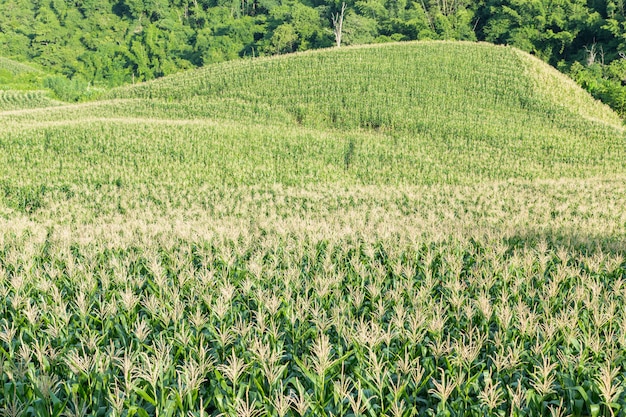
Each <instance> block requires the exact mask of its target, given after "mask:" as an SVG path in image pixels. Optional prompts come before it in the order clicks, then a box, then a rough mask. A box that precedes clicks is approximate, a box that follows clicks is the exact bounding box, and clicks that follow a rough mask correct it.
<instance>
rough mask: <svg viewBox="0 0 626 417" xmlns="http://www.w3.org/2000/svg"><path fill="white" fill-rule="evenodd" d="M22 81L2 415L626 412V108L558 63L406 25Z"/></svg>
mask: <svg viewBox="0 0 626 417" xmlns="http://www.w3.org/2000/svg"><path fill="white" fill-rule="evenodd" d="M97 4H98V3H97V2H95V3H94V5H97ZM127 5H128V10H127V11H126V12H125V13H128V14H130V15H132V14H135V13H137V10H138V9H137V8H138V7H140V6H141V4H140V3H127ZM131 6H132V7H131ZM244 6H246V5H245V4H244ZM155 7H156V6H155ZM246 7H247V6H246ZM158 10H160V9H157V11H158ZM294 31H296V33H298V32H297V30H296V26H294ZM294 45H295V44H294ZM345 74H349V76H346V75H345ZM468 92H471V93H468ZM8 93H11V94H17V93H16V92H15V91H9V92H8ZM19 93H21V95H15V96H14V97H15V98H16V100H14V102H12V103H11V104H12V105H13V106H19V105H20V104H21V105H23V107H22V108H17V109H16V108H14V107H11V108H10V110H4V111H0V124H1V125H2V127H3V128H2V130H0V149H1V150H2V152H0V178H2V180H1V182H0V300H1V301H0V390H1V391H0V409H1V410H2V413H3V414H6V415H12V416H18V415H21V416H27V417H31V416H50V417H51V416H60V415H98V416H104V417H113V416H116V417H117V416H120V417H121V416H123V417H133V416H141V417H146V416H155V417H156V416H161V417H165V416H173V415H177V416H178V415H184V416H188V417H195V416H208V415H211V416H218V415H219V416H256V417H260V416H272V417H285V416H288V417H296V416H299V417H304V416H306V417H313V416H329V417H330V416H331V415H333V416H339V415H341V416H368V417H375V416H376V417H378V416H389V417H391V416H402V417H409V416H412V415H416V414H418V415H427V416H465V415H470V416H485V415H498V416H500V415H513V416H517V415H524V416H527V415H528V416H542V417H543V416H548V415H561V414H563V413H569V414H572V415H576V416H581V415H594V416H600V415H603V416H609V415H610V416H613V415H615V414H618V415H619V414H620V413H621V414H623V412H624V410H623V408H622V406H621V404H623V403H624V393H623V387H624V383H625V382H624V375H623V372H622V369H624V367H625V366H626V357H625V356H624V351H625V347H626V346H625V340H626V326H625V323H626V319H625V317H626V310H625V308H624V306H625V305H626V303H625V302H624V301H625V300H624V297H625V294H626V291H625V290H624V283H625V281H626V264H625V263H624V259H625V258H624V256H626V253H625V251H624V248H625V247H626V222H625V219H624V211H623V207H624V205H625V204H626V187H625V184H626V182H625V181H624V178H625V176H626V166H625V165H624V161H625V160H626V141H624V129H623V127H622V126H621V123H620V119H619V118H618V117H617V116H616V115H615V114H614V113H612V112H611V111H610V110H609V109H607V108H606V107H605V106H603V105H601V104H600V103H598V102H596V101H594V100H593V99H591V98H590V97H589V95H588V94H586V93H584V92H583V91H582V90H581V89H580V88H578V87H577V86H576V85H575V84H574V83H573V82H572V81H571V80H568V79H567V78H565V77H564V76H563V75H562V74H559V73H558V72H557V71H555V70H553V69H552V68H551V67H549V66H547V65H546V64H545V63H542V62H541V61H538V60H537V59H534V58H532V57H530V56H528V55H527V54H525V53H523V52H520V51H519V50H517V49H513V48H505V47H496V46H493V45H488V44H475V43H458V42H420V43H402V44H386V45H375V46H366V47H364V46H361V47H347V48H341V49H335V50H328V51H315V52H306V53H300V54H294V55H289V56H280V57H273V58H265V59H263V58H262V59H255V60H245V61H244V60H240V61H237V62H226V63H221V64H214V65H211V66H208V67H207V68H205V69H203V70H198V71H193V72H188V73H185V74H180V75H175V76H171V77H167V78H164V79H161V80H155V81H152V82H149V83H145V84H140V85H135V86H128V87H124V88H120V89H116V90H113V91H111V92H109V93H108V96H107V97H105V99H102V100H98V101H92V102H87V103H79V104H73V105H63V106H54V107H44V108H37V109H28V108H27V107H29V105H30V104H32V103H31V101H29V100H26V98H27V97H26V94H35V93H34V92H31V91H24V92H19ZM468 95H469V96H470V97H471V100H470V101H469V102H468V100H467V98H468ZM3 97H5V96H4V95H0V98H3ZM7 97H8V95H7ZM20 98H23V99H24V100H23V101H19V100H20ZM462 102H463V103H465V104H461V103H462ZM0 103H3V101H0Z"/></svg>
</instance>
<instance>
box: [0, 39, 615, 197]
mask: <svg viewBox="0 0 626 417" xmlns="http://www.w3.org/2000/svg"><path fill="white" fill-rule="evenodd" d="M104 99H105V100H102V101H99V102H91V103H85V104H81V105H72V106H61V107H57V108H51V109H45V110H42V109H39V110H32V111H29V110H23V111H12V112H2V113H0V122H2V123H3V124H5V125H6V126H7V128H6V129H5V131H4V132H3V133H2V134H0V143H2V144H3V146H4V147H5V148H6V149H8V150H9V151H8V152H5V153H4V155H3V156H2V157H0V158H2V160H1V161H0V162H3V163H4V166H5V168H4V172H1V173H2V174H3V175H4V178H7V179H9V178H14V179H16V178H15V175H16V174H15V173H16V172H17V171H15V170H14V169H13V168H12V167H15V166H21V167H23V168H24V169H29V170H30V172H31V173H32V174H31V176H30V178H29V180H30V181H29V182H30V183H33V184H38V183H40V182H41V181H44V179H48V180H49V179H50V178H57V179H58V180H59V181H64V182H81V183H83V182H88V183H103V182H104V183H106V182H111V181H117V180H122V181H123V182H125V183H138V184H145V183H168V184H178V183H181V182H184V183H194V184H198V183H215V184H233V185H234V184H267V183H276V182H278V183H284V184H302V183H311V182H316V183H317V182H333V183H347V184H350V183H359V184H416V183H418V184H421V183H464V184H466V183H473V182H476V181H482V180H493V179H498V180H502V179H510V178H523V179H534V178H561V177H591V176H603V175H608V174H614V173H618V174H619V173H625V172H626V162H625V161H626V140H625V136H624V129H623V128H622V126H621V120H620V119H619V117H618V116H617V115H615V113H613V112H612V111H611V110H610V109H609V108H608V107H606V106H604V105H602V104H600V103H599V102H597V101H595V100H593V99H592V98H591V97H590V96H589V95H588V94H586V93H585V92H583V91H582V90H581V89H579V88H578V87H576V86H575V85H574V84H573V83H571V82H570V81H569V80H568V79H567V78H566V77H563V76H560V75H559V74H558V73H555V72H554V71H552V70H551V69H550V68H549V67H548V66H547V65H545V64H543V63H541V62H540V61H538V60H535V59H534V58H532V57H530V56H529V55H526V54H524V53H522V52H519V51H517V50H515V49H513V48H505V47H497V46H493V45H488V44H476V43H458V42H419V43H400V44H386V45H377V46H367V47H355V48H342V49H339V50H338V49H332V50H325V51H314V52H307V53H302V54H295V55H289V56H281V57H275V58H271V59H268V58H263V59H257V60H248V61H236V62H228V63H224V64H217V65H212V66H209V67H206V68H204V69H200V70H194V71H190V72H187V73H184V74H178V75H175V76H171V77H167V78H163V79H161V80H158V81H154V82H149V83H144V84H138V85H134V86H129V87H125V88H120V89H116V90H112V91H111V92H109V93H108V95H107V97H104ZM32 161H37V164H33V163H32ZM29 164H30V165H29Z"/></svg>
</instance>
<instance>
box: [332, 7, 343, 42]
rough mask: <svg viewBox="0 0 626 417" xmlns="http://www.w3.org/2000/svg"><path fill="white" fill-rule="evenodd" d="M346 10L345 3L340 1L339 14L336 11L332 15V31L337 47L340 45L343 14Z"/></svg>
mask: <svg viewBox="0 0 626 417" xmlns="http://www.w3.org/2000/svg"><path fill="white" fill-rule="evenodd" d="M345 11H346V3H345V2H343V3H341V14H340V13H336V14H334V15H333V16H332V18H333V33H334V34H335V43H336V44H337V48H339V47H340V46H341V34H342V31H343V14H344V12H345Z"/></svg>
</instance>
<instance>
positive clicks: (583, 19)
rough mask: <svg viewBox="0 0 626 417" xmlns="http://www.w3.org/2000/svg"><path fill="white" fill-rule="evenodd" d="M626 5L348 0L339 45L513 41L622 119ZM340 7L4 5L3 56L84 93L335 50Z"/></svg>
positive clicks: (328, 2)
mask: <svg viewBox="0 0 626 417" xmlns="http://www.w3.org/2000/svg"><path fill="white" fill-rule="evenodd" d="M625 3H626V2H625V1H624V0H479V1H468V0H417V1H411V0H346V9H345V15H344V19H343V27H342V33H343V37H342V45H350V44H362V43H373V42H389V41H404V40H418V39H451V40H480V41H487V42H493V43H498V44H508V45H514V46H516V47H518V48H521V49H523V50H525V51H528V52H530V53H533V54H535V55H537V56H538V57H540V58H541V59H543V60H545V61H547V62H549V63H550V64H552V65H554V66H556V67H557V68H559V69H560V70H562V71H563V72H566V73H569V74H570V75H571V76H572V77H573V78H574V79H575V80H576V81H577V82H579V83H580V84H581V85H582V86H583V87H585V88H586V89H587V90H589V91H590V92H591V93H592V94H593V95H594V96H596V97H598V98H601V99H602V100H604V101H605V102H607V103H608V104H610V105H611V106H612V107H613V108H615V109H616V110H617V111H618V112H620V113H621V114H622V115H624V114H626V87H624V84H626V59H625V58H626V55H625V53H626V17H625V16H626V4H625ZM342 4H343V2H342V0H0V55H2V56H5V57H10V58H14V59H17V60H20V61H29V62H35V63H37V64H38V65H39V66H41V67H43V68H45V69H46V70H48V71H51V72H54V73H57V74H59V75H62V76H63V78H56V79H55V78H51V79H49V80H48V81H47V82H48V83H49V85H48V86H49V87H51V88H53V89H55V90H56V91H60V92H62V90H64V89H65V90H68V91H69V90H72V89H74V90H77V91H78V90H80V88H76V85H92V86H116V85H120V84H124V83H131V82H138V81H143V80H150V79H153V78H157V77H161V76H164V75H168V74H171V73H174V72H176V71H179V70H182V69H188V68H194V67H198V66H202V65H206V64H209V63H214V62H220V61H224V60H230V59H235V58H239V57H253V56H260V55H272V54H283V53H289V52H294V51H303V50H307V49H313V48H323V47H329V46H332V45H334V43H335V37H334V34H333V17H337V14H338V13H340V11H341V8H342ZM63 80H71V82H67V81H63ZM59 85H60V86H59ZM60 95H62V94H60ZM62 98H63V97H62ZM65 98H67V99H78V98H79V96H78V95H71V94H69V95H68V96H67V97H65Z"/></svg>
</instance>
